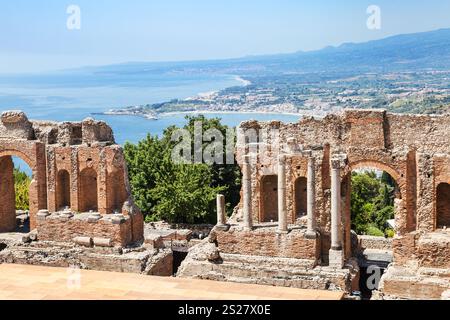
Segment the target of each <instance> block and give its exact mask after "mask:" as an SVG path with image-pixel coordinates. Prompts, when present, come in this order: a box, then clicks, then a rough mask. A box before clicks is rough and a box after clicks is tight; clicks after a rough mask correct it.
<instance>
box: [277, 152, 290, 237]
mask: <svg viewBox="0 0 450 320" xmlns="http://www.w3.org/2000/svg"><path fill="white" fill-rule="evenodd" d="M287 231H288V228H287V210H286V156H285V155H280V156H278V232H281V233H287Z"/></svg>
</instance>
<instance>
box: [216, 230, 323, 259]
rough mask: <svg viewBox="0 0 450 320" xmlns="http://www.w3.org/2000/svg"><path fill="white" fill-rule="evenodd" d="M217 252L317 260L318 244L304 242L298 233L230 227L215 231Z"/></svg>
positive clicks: (300, 232) (309, 241)
mask: <svg viewBox="0 0 450 320" xmlns="http://www.w3.org/2000/svg"><path fill="white" fill-rule="evenodd" d="M214 232H215V236H217V243H218V247H219V251H220V252H223V253H230V254H243V255H253V256H267V257H283V258H296V259H308V260H313V261H317V260H318V259H320V243H319V241H318V240H317V239H306V238H305V237H304V232H303V231H302V230H294V231H292V232H290V233H289V234H276V233H275V232H274V230H273V228H272V230H271V228H266V229H258V230H253V231H242V230H239V229H236V228H234V227H232V228H231V229H230V230H228V231H219V230H215V231H214Z"/></svg>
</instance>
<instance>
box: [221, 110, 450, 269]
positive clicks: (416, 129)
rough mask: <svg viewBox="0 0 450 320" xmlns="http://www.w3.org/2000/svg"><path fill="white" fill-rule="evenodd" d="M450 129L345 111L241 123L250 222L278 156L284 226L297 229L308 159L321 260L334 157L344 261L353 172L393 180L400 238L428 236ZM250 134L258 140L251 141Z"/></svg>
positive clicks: (258, 216)
mask: <svg viewBox="0 0 450 320" xmlns="http://www.w3.org/2000/svg"><path fill="white" fill-rule="evenodd" d="M449 128H450V116H448V115H445V116H426V115H420V116H416V115H397V114H390V113H386V112H385V111H383V110H345V111H343V112H341V113H339V114H331V115H328V116H326V117H325V118H323V119H315V118H303V119H301V120H299V122H297V123H281V122H279V121H271V122H257V121H246V122H243V123H242V124H241V125H240V127H239V129H238V138H237V139H238V145H237V154H236V158H237V161H238V163H239V165H241V166H242V165H243V163H244V161H243V159H244V156H245V155H249V156H250V157H251V159H252V161H253V162H252V165H251V183H252V186H251V199H252V218H253V223H254V224H258V223H260V222H262V221H263V220H262V217H264V208H263V205H262V204H263V200H262V199H263V198H264V194H263V192H262V188H261V181H263V177H265V176H268V175H277V170H278V156H279V155H281V154H283V155H285V156H286V168H287V169H286V181H285V184H286V190H287V191H286V207H287V220H288V222H289V223H290V224H298V222H296V219H295V217H296V213H295V203H296V201H298V199H296V196H295V194H296V192H295V181H296V179H297V178H298V177H306V169H307V160H308V157H309V156H310V155H312V157H314V159H315V169H314V171H315V172H314V173H315V212H314V217H315V222H316V226H317V231H318V232H319V234H320V237H321V245H322V252H321V254H322V256H323V258H324V259H325V260H326V257H325V256H326V255H327V249H328V248H329V241H330V240H329V239H330V230H331V225H330V223H331V221H330V205H331V192H330V188H331V180H330V170H331V164H330V160H331V158H333V157H335V156H336V155H344V157H345V158H344V160H345V162H344V165H343V166H342V168H341V180H342V190H341V192H342V194H341V202H342V220H341V223H340V234H341V235H342V240H343V245H344V251H345V253H346V257H349V255H350V254H351V238H350V225H351V219H350V193H351V185H350V180H349V177H350V173H351V171H352V170H355V169H360V168H374V169H378V170H383V171H386V172H388V173H389V174H390V175H391V176H392V177H393V178H394V180H395V181H396V183H397V185H398V193H397V199H396V200H395V209H396V214H395V220H396V229H397V230H396V231H397V234H398V235H399V236H404V235H407V234H409V233H410V232H414V231H416V230H417V231H420V232H433V231H435V230H436V228H437V227H439V226H437V212H438V208H437V191H436V190H437V187H438V185H439V184H440V183H449V181H450V134H449ZM249 131H250V132H253V133H254V134H256V136H257V137H258V139H257V140H255V139H253V138H251V137H250V138H249V136H248V132H249ZM306 151H307V152H306ZM242 194H243V193H242V192H241V195H242ZM444 196H445V195H444ZM273 201H277V199H275V198H274V199H273ZM443 206H445V205H441V208H442V207H443ZM242 207H243V203H242V199H241V203H240V204H239V206H238V211H237V212H236V214H235V215H234V216H233V219H232V220H233V221H236V222H239V221H242V217H243V213H242ZM443 210H444V213H443V215H444V216H446V211H445V209H440V211H441V212H442V211H443ZM258 241H261V240H258ZM224 246H226V245H224ZM397 248H399V247H397ZM242 250H245V248H242ZM394 250H396V249H394ZM398 250H403V249H398ZM414 250H415V249H414ZM269 251H270V250H267V252H269ZM304 254H305V255H307V254H308V253H306V252H305V253H304Z"/></svg>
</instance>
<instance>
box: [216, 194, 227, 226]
mask: <svg viewBox="0 0 450 320" xmlns="http://www.w3.org/2000/svg"><path fill="white" fill-rule="evenodd" d="M224 224H225V196H224V195H223V194H218V195H217V225H218V226H223V225H224Z"/></svg>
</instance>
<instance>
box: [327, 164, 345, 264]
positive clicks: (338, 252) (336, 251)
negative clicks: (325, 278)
mask: <svg viewBox="0 0 450 320" xmlns="http://www.w3.org/2000/svg"><path fill="white" fill-rule="evenodd" d="M340 223H341V168H340V161H339V160H331V249H330V252H329V265H330V266H332V267H335V268H342V267H343V265H344V256H343V253H342V243H341V237H340V234H339V233H340V232H339V231H340Z"/></svg>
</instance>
